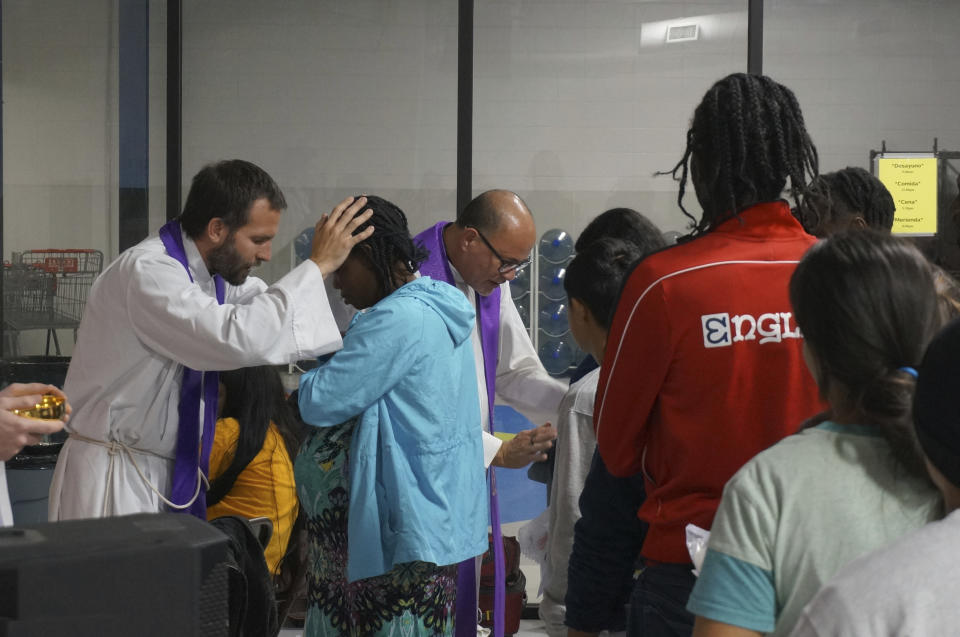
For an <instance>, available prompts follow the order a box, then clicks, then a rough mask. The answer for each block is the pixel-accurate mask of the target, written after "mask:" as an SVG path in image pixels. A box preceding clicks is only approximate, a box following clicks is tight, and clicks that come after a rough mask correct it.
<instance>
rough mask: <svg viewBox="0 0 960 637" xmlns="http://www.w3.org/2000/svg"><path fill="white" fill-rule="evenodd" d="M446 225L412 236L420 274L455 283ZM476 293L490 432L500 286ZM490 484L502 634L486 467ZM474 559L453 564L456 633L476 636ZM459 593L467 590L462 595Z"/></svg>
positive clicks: (499, 542) (496, 617) (496, 612)
mask: <svg viewBox="0 0 960 637" xmlns="http://www.w3.org/2000/svg"><path fill="white" fill-rule="evenodd" d="M447 225H448V223H447V222H445V221H441V222H440V223H438V224H437V225H435V226H433V227H432V228H427V229H426V230H424V231H423V232H421V233H420V234H418V235H417V236H416V237H414V242H416V243H420V244H422V245H423V247H425V248H426V249H427V250H429V251H430V256H429V257H427V260H426V261H424V262H423V263H422V264H420V274H423V275H425V276H428V277H430V278H431V279H435V280H438V281H446V282H447V283H449V284H450V285H456V284H455V283H454V280H453V272H452V271H451V270H450V262H449V261H448V260H447V250H446V247H445V246H444V244H443V229H444V228H446V227H447ZM476 297H477V324H478V328H479V329H478V331H479V334H480V347H481V350H482V351H483V376H484V378H485V379H486V381H487V405H489V412H490V433H493V431H494V429H493V405H494V398H495V395H496V391H495V390H496V380H497V360H498V359H499V351H500V347H499V345H500V288H496V289H495V290H494V291H493V293H492V294H490V296H481V295H479V294H477V295H476ZM488 475H489V478H488V482H489V487H490V526H491V528H492V529H493V566H494V575H495V578H496V580H495V581H496V585H495V588H494V593H493V634H494V637H503V610H504V598H505V587H506V577H505V574H504V562H503V538H502V535H501V533H500V505H499V502H498V500H497V477H496V474H495V473H494V471H493V467H490V471H489V473H488ZM476 569H477V563H476V560H475V559H473V558H471V559H468V560H464V561H463V562H460V565H459V566H458V568H457V612H456V620H455V625H456V636H457V637H476V634H477V605H476V598H475V591H476V586H477V571H476ZM463 593H469V594H468V595H464V594H463Z"/></svg>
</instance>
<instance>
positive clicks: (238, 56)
mask: <svg viewBox="0 0 960 637" xmlns="http://www.w3.org/2000/svg"><path fill="white" fill-rule="evenodd" d="M184 5H185V6H184V16H183V18H184V62H183V70H184V78H183V102H184V110H183V118H184V164H183V172H184V194H186V190H187V187H188V186H189V179H190V177H191V176H192V175H193V173H194V172H195V171H196V170H197V169H199V168H200V166H202V165H203V164H204V163H205V162H208V161H212V160H215V159H220V158H225V157H244V158H247V159H251V160H252V161H255V162H258V163H260V164H261V165H263V166H264V168H266V169H267V170H268V171H269V172H270V173H271V174H273V175H274V177H275V178H276V179H277V181H278V182H279V183H280V184H281V186H282V187H283V188H284V190H285V192H286V194H287V196H288V199H289V201H290V210H289V211H288V213H287V214H286V216H285V218H284V221H283V223H282V226H281V235H280V237H278V241H277V249H276V254H275V257H274V263H273V264H272V267H270V268H265V269H264V271H263V272H262V274H263V275H264V276H265V278H267V279H274V278H276V277H277V276H279V274H280V273H282V272H283V271H284V270H285V269H286V267H287V266H288V264H289V262H290V258H291V254H290V244H291V241H292V239H293V237H294V236H296V234H297V233H298V232H299V231H300V230H301V229H303V228H304V227H306V226H308V225H312V222H313V221H314V220H315V218H316V217H317V216H318V215H319V214H320V213H322V212H324V211H326V210H327V209H329V207H330V206H331V205H332V204H333V203H335V202H336V201H338V200H339V199H341V198H342V197H344V196H346V195H348V194H354V193H357V192H376V193H378V194H381V195H383V196H386V197H387V198H390V199H393V200H394V201H396V202H397V203H398V204H399V205H400V206H401V207H402V208H404V210H406V211H407V213H408V214H409V216H410V220H411V226H412V227H413V228H414V229H419V228H421V227H424V226H426V225H428V224H429V223H432V222H434V221H436V220H439V219H441V218H449V217H451V216H452V215H453V214H454V208H455V203H456V193H455V186H456V60H457V46H456V37H457V12H456V3H455V2H435V1H430V0H365V1H363V0H361V1H356V2H341V1H337V0H323V1H316V0H285V1H284V2H265V1H255V0H234V1H228V0H187V1H186V2H185V3H184ZM745 8H746V0H715V1H709V0H702V1H700V2H680V1H671V2H666V1H662V2H647V1H642V0H636V1H633V2H631V1H618V0H511V1H501V2H497V1H493V0H485V1H484V2H478V3H477V5H476V15H475V22H476V31H475V86H474V89H475V100H474V118H475V132H474V158H473V159H474V169H475V174H474V181H473V183H474V189H475V191H476V192H480V191H482V190H484V189H487V188H493V187H503V188H513V189H515V190H517V191H518V192H519V193H520V194H521V195H522V196H524V197H525V198H526V199H527V201H528V203H530V205H531V208H532V209H533V211H534V214H535V215H536V217H537V221H538V226H539V227H540V229H541V230H546V229H547V228H548V227H551V226H559V227H562V228H565V229H566V230H568V231H570V232H572V233H574V234H576V233H578V232H579V231H580V230H581V229H582V227H583V225H585V224H586V222H587V221H589V219H590V218H592V216H594V215H595V214H597V213H599V212H600V211H602V210H604V209H606V208H608V207H612V206H615V205H627V206H632V207H634V208H636V209H638V210H640V211H641V212H644V213H647V214H648V215H649V216H650V217H651V218H652V219H654V220H655V221H656V222H657V223H658V224H660V225H661V227H662V228H663V229H664V230H667V229H682V228H683V227H684V225H685V220H684V218H683V217H682V216H681V215H680V213H679V211H678V209H677V207H676V204H675V202H674V199H675V193H676V186H675V184H674V183H673V182H672V181H671V180H670V179H669V177H658V178H653V177H652V173H653V172H654V171H656V170H663V169H669V168H671V167H672V166H673V165H674V163H675V162H676V161H677V160H678V159H679V157H680V155H681V152H682V149H683V141H684V132H685V129H686V126H687V122H688V120H689V117H690V115H691V114H692V111H693V108H694V106H695V104H696V103H697V101H698V100H699V98H700V96H701V95H702V94H703V92H704V91H705V90H706V88H707V87H708V86H709V84H710V83H711V82H712V81H714V80H715V79H717V78H718V77H720V76H722V75H724V74H726V73H729V72H733V71H742V70H745V65H746V61H745V60H746V12H745ZM116 14H117V0H84V1H83V2H74V1H73V0H48V1H45V2H36V1H33V0H6V1H5V2H4V3H3V16H2V17H3V71H4V73H3V92H4V95H3V97H4V119H3V133H4V140H3V141H4V149H3V153H4V154H3V160H4V176H3V180H4V183H3V195H4V228H3V230H4V236H3V249H4V257H5V258H9V256H10V253H11V251H14V250H16V251H20V250H23V249H29V248H36V247H68V246H69V247H93V248H97V249H102V250H104V251H105V252H106V253H107V255H108V257H109V256H113V255H115V253H116V243H117V240H116V209H117V201H116V190H117V183H116V174H117V166H116V161H117V160H116V157H117V154H116V153H117V148H116V138H117V130H116V108H117V107H116V94H117V85H116V41H117V34H116ZM765 17H766V24H765V34H766V38H765V62H764V70H765V71H766V72H767V73H768V74H769V75H772V76H773V77H775V78H776V79H778V80H780V81H782V82H784V83H785V84H787V85H788V86H791V87H792V88H793V89H794V90H795V91H796V93H797V95H798V98H799V100H800V102H801V105H802V106H803V109H804V112H805V114H806V118H807V124H808V128H809V129H810V131H811V134H812V135H813V137H814V140H815V142H816V143H817V144H818V146H819V148H820V152H821V167H822V169H823V170H833V169H836V168H840V167H842V166H845V165H848V164H850V165H861V166H866V162H867V157H868V153H869V151H870V149H872V148H879V145H880V142H881V140H884V139H886V140H887V145H888V148H890V149H910V150H913V149H921V150H922V149H926V148H929V147H930V145H931V144H932V140H933V137H934V136H936V137H938V138H939V140H940V147H941V148H943V149H951V150H957V149H960V118H958V117H957V116H956V109H955V104H957V103H958V102H960V75H958V74H957V73H956V71H955V70H954V68H953V67H954V66H955V64H956V62H955V61H956V60H957V59H958V58H960V39H958V38H956V37H955V36H954V33H953V30H955V28H956V25H957V24H960V2H954V1H952V0H951V1H948V0H912V1H911V2H902V1H901V0H768V1H767V3H766V11H765ZM693 19H695V20H697V22H698V23H699V24H700V25H701V38H700V40H698V41H697V42H692V43H680V44H670V45H666V44H663V43H662V32H663V29H664V28H665V27H666V25H667V24H670V23H673V22H674V21H678V20H679V21H684V22H685V21H687V20H693ZM150 20H151V25H150V64H151V70H150V147H151V157H150V183H151V190H150V218H151V230H155V229H156V228H157V227H158V226H159V225H160V223H161V221H162V220H163V218H164V214H165V201H164V182H165V173H166V167H165V155H164V145H165V139H166V138H165V135H166V131H165V108H166V104H165V57H166V54H165V30H166V23H165V21H166V15H165V3H164V2H162V1H160V0H154V1H153V2H151V3H150ZM687 202H688V207H689V208H690V209H692V210H696V208H697V206H696V202H695V201H694V200H693V198H692V197H688V199H687ZM63 340H69V338H67V339H63Z"/></svg>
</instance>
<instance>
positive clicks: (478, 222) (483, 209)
mask: <svg viewBox="0 0 960 637" xmlns="http://www.w3.org/2000/svg"><path fill="white" fill-rule="evenodd" d="M503 195H509V196H511V197H516V198H517V199H520V195H518V194H517V193H515V192H510V191H506V190H488V191H486V192H483V193H480V194H479V195H477V196H476V197H474V198H473V199H471V200H470V203H468V204H467V205H466V206H464V207H463V210H461V211H460V214H458V215H457V225H458V226H460V227H461V228H467V227H469V228H476V229H477V230H479V231H480V232H482V233H484V234H492V233H494V232H496V231H497V230H498V229H499V228H500V221H501V219H500V212H499V210H498V209H497V206H496V201H495V199H496V197H497V196H503ZM520 203H521V204H523V207H524V209H527V210H529V208H527V204H526V203H525V202H524V201H523V199H520Z"/></svg>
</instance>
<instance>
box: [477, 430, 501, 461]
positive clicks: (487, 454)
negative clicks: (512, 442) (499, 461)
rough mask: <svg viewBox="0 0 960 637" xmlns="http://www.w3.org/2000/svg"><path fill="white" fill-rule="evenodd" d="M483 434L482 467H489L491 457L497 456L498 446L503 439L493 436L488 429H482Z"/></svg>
mask: <svg viewBox="0 0 960 637" xmlns="http://www.w3.org/2000/svg"><path fill="white" fill-rule="evenodd" d="M481 433H482V434H483V468H484V469H489V468H490V464H491V463H492V462H493V459H494V458H496V457H497V452H498V451H500V446H501V445H503V441H502V440H500V439H499V438H497V437H496V436H494V435H493V434H492V433H490V432H489V431H482V432H481Z"/></svg>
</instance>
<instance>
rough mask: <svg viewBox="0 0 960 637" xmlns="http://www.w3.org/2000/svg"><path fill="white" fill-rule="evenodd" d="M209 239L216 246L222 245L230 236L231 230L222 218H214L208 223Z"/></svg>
mask: <svg viewBox="0 0 960 637" xmlns="http://www.w3.org/2000/svg"><path fill="white" fill-rule="evenodd" d="M206 233H207V238H208V239H210V241H212V242H213V243H214V245H220V244H221V243H223V241H224V240H225V239H226V238H227V236H228V235H229V234H230V229H229V228H227V224H226V223H224V221H223V218H222V217H214V218H213V219H211V220H210V221H208V222H207V230H206Z"/></svg>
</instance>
